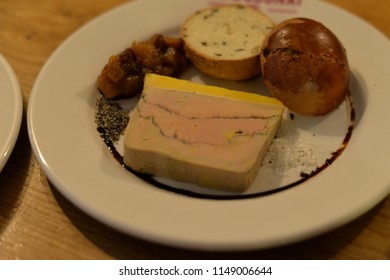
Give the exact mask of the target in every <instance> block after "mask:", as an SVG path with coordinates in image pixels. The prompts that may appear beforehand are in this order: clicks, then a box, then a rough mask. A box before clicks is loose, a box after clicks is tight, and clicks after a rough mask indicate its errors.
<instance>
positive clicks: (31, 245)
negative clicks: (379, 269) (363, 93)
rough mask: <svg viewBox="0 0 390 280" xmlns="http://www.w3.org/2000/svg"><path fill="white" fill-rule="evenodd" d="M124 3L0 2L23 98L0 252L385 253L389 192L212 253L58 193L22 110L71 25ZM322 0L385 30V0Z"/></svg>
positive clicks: (11, 255) (1, 26) (0, 207)
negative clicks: (238, 248) (249, 247)
mask: <svg viewBox="0 0 390 280" xmlns="http://www.w3.org/2000/svg"><path fill="white" fill-rule="evenodd" d="M305 1H309V0H305ZM124 2H127V1H125V0H94V1H92V0H34V1H33V0H1V1H0V53H2V54H3V56H5V57H6V59H7V60H8V61H9V63H10V64H11V65H12V67H13V68H14V70H15V72H16V75H17V77H18V79H19V82H20V85H21V88H22V91H23V101H24V115H23V122H22V127H21V131H20V135H19V139H18V141H17V143H16V145H15V148H14V151H13V153H12V155H11V157H10V159H9V161H8V162H7V164H6V166H5V167H4V169H3V170H2V172H1V173H0V259H231V258H235V259H390V196H389V197H387V198H386V199H384V200H383V201H382V202H381V203H380V204H379V205H377V206H376V207H375V208H374V209H372V210H370V211H369V212H368V213H366V214H364V215H363V216H361V217H360V218H358V219H356V220H354V221H352V222H351V223H349V224H347V225H345V226H342V227H341V228H338V229H336V230H334V231H332V232H329V233H326V234H324V235H322V236H319V237H315V238H312V239H310V240H307V241H303V242H300V243H296V244H292V245H289V246H286V247H282V248H275V249H268V250H260V251H251V252H225V253H216V252H197V251H191V250H183V249H176V248H171V247H167V246H162V245H157V244H153V243H149V242H146V241H142V240H139V239H138V238H136V237H130V236H126V235H123V234H121V233H118V232H117V231H115V230H113V229H111V228H109V227H107V226H105V225H104V224H102V223H100V222H98V221H96V220H94V219H92V218H90V217H89V216H88V215H86V214H85V213H83V212H82V211H81V210H79V209H78V208H76V207H75V206H74V205H72V203H71V202H69V201H68V200H67V199H66V198H65V197H63V196H62V195H61V194H59V193H58V191H57V190H56V189H55V187H54V186H52V185H51V184H50V183H49V182H48V180H47V178H46V177H45V174H44V173H43V171H42V169H41V168H40V165H39V163H38V161H37V159H36V158H35V156H34V155H33V153H32V150H31V147H30V142H29V139H28V133H27V125H26V111H27V104H28V99H29V95H30V92H31V89H32V86H33V84H34V80H35V78H36V77H37V75H38V73H39V71H40V70H41V68H42V66H43V65H44V63H45V62H46V60H47V59H48V57H49V56H50V55H51V54H52V52H53V51H54V50H55V49H56V48H57V47H58V46H59V45H60V44H61V43H62V42H63V41H64V39H66V38H67V37H68V36H69V35H71V33H72V32H74V31H75V30H76V29H78V28H79V27H80V26H81V25H83V24H85V23H86V22H88V21H89V20H91V19H93V18H94V17H95V16H97V15H99V14H101V13H103V12H105V11H107V10H109V9H110V8H113V7H116V6H118V5H120V4H122V3H124ZM328 2H331V3H334V4H335V5H337V6H339V7H342V8H344V9H347V10H349V11H350V12H351V13H353V14H355V15H357V16H359V17H361V18H363V19H365V20H366V21H368V22H370V23H371V24H372V25H373V26H375V27H376V28H377V29H379V30H380V31H381V32H382V33H384V34H385V35H386V36H387V37H390V17H389V14H390V2H389V1H387V0H371V1H367V0H328ZM357 32H358V31H357ZM389 51H390V50H389ZM367 55H370V50H367ZM0 86H1V85H0Z"/></svg>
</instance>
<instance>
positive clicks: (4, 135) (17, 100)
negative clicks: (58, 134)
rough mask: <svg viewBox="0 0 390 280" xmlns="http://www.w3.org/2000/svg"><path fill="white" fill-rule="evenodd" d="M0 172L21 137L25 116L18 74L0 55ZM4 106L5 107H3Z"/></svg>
mask: <svg viewBox="0 0 390 280" xmlns="http://www.w3.org/2000/svg"><path fill="white" fill-rule="evenodd" d="M0 75H2V76H0V80H1V81H2V84H1V87H0V98H1V102H3V101H4V102H5V103H2V104H0V108H1V109H0V119H1V120H2V125H1V128H0V139H1V141H0V172H1V170H2V169H3V168H4V166H5V164H6V163H7V161H8V159H9V157H10V156H11V153H12V151H13V149H14V146H15V144H16V141H17V139H18V136H19V130H20V126H21V122H22V115H23V98H22V92H21V89H20V85H19V82H18V79H17V77H16V74H15V72H14V70H13V68H12V67H11V65H10V64H9V62H8V61H7V60H6V58H5V57H4V56H3V55H2V54H0ZM3 106H4V107H3Z"/></svg>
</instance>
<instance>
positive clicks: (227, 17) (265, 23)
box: [180, 5, 274, 80]
mask: <svg viewBox="0 0 390 280" xmlns="http://www.w3.org/2000/svg"><path fill="white" fill-rule="evenodd" d="M273 26H274V23H273V22H272V20H271V19H269V18H268V17H267V16H266V15H264V14H263V13H261V12H260V11H257V10H255V9H253V8H251V7H248V6H243V5H226V6H218V7H210V8H206V9H203V10H200V11H197V12H196V13H194V14H193V15H191V16H190V17H189V18H188V19H187V20H186V21H185V22H184V23H183V24H182V26H181V30H180V36H181V38H182V39H183V41H184V50H185V53H186V55H187V57H188V59H189V60H190V61H191V62H192V63H193V64H194V65H195V67H197V68H198V69H199V70H200V71H202V72H204V73H206V74H208V75H210V76H213V77H216V78H221V79H227V80H246V79H250V78H252V77H254V76H256V75H258V74H260V72H261V66H260V61H259V55H260V52H261V46H262V44H263V41H264V39H265V37H266V36H267V35H268V33H269V32H270V31H271V29H272V28H273Z"/></svg>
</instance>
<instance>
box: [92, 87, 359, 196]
mask: <svg viewBox="0 0 390 280" xmlns="http://www.w3.org/2000/svg"><path fill="white" fill-rule="evenodd" d="M346 102H347V103H348V104H347V106H348V109H349V119H350V120H349V126H348V129H347V133H346V134H345V137H344V139H343V142H342V144H341V146H340V148H338V149H337V150H336V151H334V152H332V153H331V157H329V158H328V159H326V160H325V162H324V163H323V164H322V165H321V166H318V167H317V168H316V169H315V170H313V171H312V172H310V173H303V172H302V173H301V174H300V176H301V179H299V180H297V181H295V182H293V183H290V184H288V185H285V186H282V187H279V188H277V189H274V190H269V191H263V192H259V193H253V194H237V195H212V194H202V193H197V192H193V191H189V190H184V189H179V188H175V187H172V186H170V185H167V184H164V183H161V182H159V181H158V180H156V179H154V176H153V175H149V174H143V173H139V172H136V171H134V170H132V169H131V168H129V167H127V166H126V165H125V164H124V162H123V156H122V155H121V154H120V153H119V152H118V151H117V149H116V147H115V144H114V143H113V142H112V140H110V138H109V137H108V135H107V133H106V131H105V129H104V128H103V127H101V126H98V127H97V131H98V132H99V134H100V137H101V138H102V139H103V141H104V143H105V144H106V146H107V148H108V150H109V151H110V152H111V154H112V155H113V157H114V158H115V160H116V161H117V162H118V163H119V164H120V165H121V166H122V167H123V168H125V169H127V170H128V171H129V172H131V173H132V174H134V175H135V176H137V177H138V178H140V179H142V180H144V181H145V182H147V183H149V184H151V185H154V186H156V187H158V188H160V189H164V190H167V191H171V192H174V193H177V194H181V195H185V196H190V197H194V198H202V199H214V200H235V199H248V198H257V197H262V196H267V195H271V194H274V193H278V192H282V191H285V190H287V189H291V188H293V187H296V186H298V185H300V184H302V183H304V182H306V181H308V180H309V179H311V178H313V177H314V176H316V175H317V174H319V173H321V172H322V171H324V170H325V169H326V168H327V167H329V166H330V165H331V164H332V163H333V162H334V161H335V160H336V159H338V158H339V157H340V156H341V154H342V153H343V152H344V150H345V149H346V148H347V145H348V143H349V141H350V140H351V138H352V133H353V130H354V127H355V118H356V115H355V109H354V106H353V102H352V100H351V97H350V93H349V94H348V97H347V99H346Z"/></svg>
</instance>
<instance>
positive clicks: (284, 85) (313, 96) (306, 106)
mask: <svg viewBox="0 0 390 280" xmlns="http://www.w3.org/2000/svg"><path fill="white" fill-rule="evenodd" d="M260 57H261V68H262V75H263V79H264V81H265V84H266V86H267V88H268V89H269V91H270V92H271V93H272V95H273V96H274V97H275V98H277V99H279V100H280V101H282V102H283V103H284V105H285V106H286V107H287V108H289V109H290V110H291V111H293V112H296V113H299V114H302V115H311V116H321V115H326V114H327V113H329V112H331V111H333V110H334V109H336V108H337V107H338V106H339V105H340V104H341V103H342V102H343V100H344V99H345V96H346V94H347V92H348V87H349V75H350V73H349V66H348V60H347V55H346V51H345V49H344V47H343V46H342V44H341V42H340V41H339V39H338V38H337V37H336V36H335V35H334V34H333V33H332V32H331V31H330V30H329V29H328V28H326V27H325V26H324V25H322V24H321V23H319V22H317V21H314V20H311V19H307V18H294V19H288V20H286V21H284V22H281V23H280V24H278V25H277V26H275V27H274V29H273V30H272V31H271V32H270V33H269V35H268V36H267V38H266V40H265V41H264V44H263V47H262V52H261V56H260Z"/></svg>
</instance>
